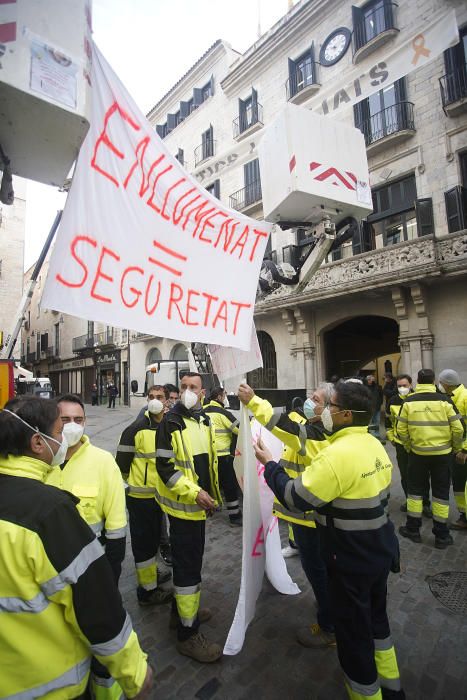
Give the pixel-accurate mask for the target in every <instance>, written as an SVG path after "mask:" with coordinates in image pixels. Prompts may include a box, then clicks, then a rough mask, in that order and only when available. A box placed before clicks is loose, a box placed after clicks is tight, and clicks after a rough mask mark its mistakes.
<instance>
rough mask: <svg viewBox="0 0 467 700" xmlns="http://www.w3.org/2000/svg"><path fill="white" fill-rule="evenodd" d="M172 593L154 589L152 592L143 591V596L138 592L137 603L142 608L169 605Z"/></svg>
mask: <svg viewBox="0 0 467 700" xmlns="http://www.w3.org/2000/svg"><path fill="white" fill-rule="evenodd" d="M172 598H173V591H163V590H161V589H160V588H154V590H152V591H145V595H143V594H142V593H140V592H138V603H139V604H140V605H142V606H143V607H145V606H148V605H165V604H166V603H171V602H172Z"/></svg>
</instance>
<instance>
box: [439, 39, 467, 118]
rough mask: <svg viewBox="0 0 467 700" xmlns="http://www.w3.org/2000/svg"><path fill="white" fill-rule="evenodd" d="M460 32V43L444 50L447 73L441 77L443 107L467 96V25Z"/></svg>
mask: <svg viewBox="0 0 467 700" xmlns="http://www.w3.org/2000/svg"><path fill="white" fill-rule="evenodd" d="M459 34H460V41H459V43H458V44H456V45H455V46H453V47H452V48H450V49H448V50H447V51H445V52H444V67H445V70H446V75H443V77H442V78H441V79H440V83H441V96H442V102H443V107H446V106H447V105H450V104H452V103H453V102H457V101H459V100H461V99H463V98H465V97H467V27H464V28H463V29H461V30H460V32H459Z"/></svg>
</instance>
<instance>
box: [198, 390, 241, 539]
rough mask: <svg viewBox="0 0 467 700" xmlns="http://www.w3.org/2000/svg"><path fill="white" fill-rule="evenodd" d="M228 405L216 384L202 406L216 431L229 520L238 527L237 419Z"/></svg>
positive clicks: (224, 394)
mask: <svg viewBox="0 0 467 700" xmlns="http://www.w3.org/2000/svg"><path fill="white" fill-rule="evenodd" d="M228 406H229V400H228V398H227V392H226V391H225V389H223V388H222V387H220V386H216V387H214V389H213V390H212V391H211V395H210V397H209V403H208V404H205V405H204V406H203V408H204V410H205V411H206V413H207V414H208V415H209V417H210V418H211V420H212V422H213V425H214V429H215V431H216V450H217V458H218V460H219V483H220V487H221V489H222V491H223V492H224V497H225V505H226V506H227V512H228V515H229V521H230V524H231V525H232V526H233V527H239V526H241V524H242V513H241V510H240V502H239V500H238V496H239V487H238V481H237V477H236V476H235V471H234V468H233V458H234V454H235V446H236V444H237V435H238V420H237V419H236V418H235V416H234V415H233V414H232V413H230V411H228V410H227V408H228Z"/></svg>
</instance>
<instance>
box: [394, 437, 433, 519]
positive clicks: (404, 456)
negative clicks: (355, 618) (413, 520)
mask: <svg viewBox="0 0 467 700" xmlns="http://www.w3.org/2000/svg"><path fill="white" fill-rule="evenodd" d="M394 446H395V448H396V455H397V466H398V467H399V471H400V473H401V484H402V490H403V492H404V493H405V497H406V498H407V494H408V492H409V491H408V488H409V453H408V452H407V450H406V449H405V448H404V447H403V446H402V445H401V444H400V443H398V442H395V443H394ZM423 505H424V506H428V507H430V483H429V479H428V480H427V489H426V491H425V492H424V494H423Z"/></svg>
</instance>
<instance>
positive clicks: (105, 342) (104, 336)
mask: <svg viewBox="0 0 467 700" xmlns="http://www.w3.org/2000/svg"><path fill="white" fill-rule="evenodd" d="M94 347H98V348H107V349H108V348H114V347H115V338H114V334H113V331H103V332H102V333H95V334H94Z"/></svg>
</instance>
